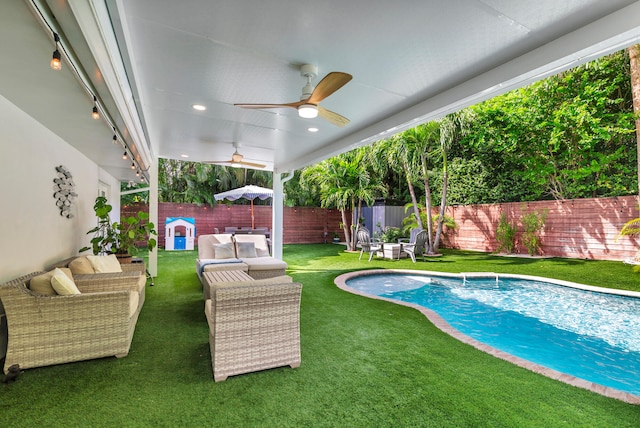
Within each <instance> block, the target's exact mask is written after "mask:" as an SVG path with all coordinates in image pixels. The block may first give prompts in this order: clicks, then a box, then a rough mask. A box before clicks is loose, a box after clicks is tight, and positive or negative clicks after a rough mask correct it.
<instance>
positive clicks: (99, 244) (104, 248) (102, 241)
mask: <svg viewBox="0 0 640 428" xmlns="http://www.w3.org/2000/svg"><path fill="white" fill-rule="evenodd" d="M112 209H113V208H112V206H111V205H110V204H109V203H107V198H105V197H104V196H98V197H97V198H96V202H95V204H94V206H93V210H94V211H95V213H96V217H98V225H97V226H96V227H94V228H93V229H91V230H89V231H88V232H87V235H89V234H93V238H92V239H91V246H89V247H83V248H81V249H80V252H83V251H87V250H92V251H93V254H95V255H98V254H111V253H113V254H115V255H116V257H118V259H119V260H120V263H130V262H131V258H132V257H133V256H136V255H137V254H138V251H139V249H138V246H137V243H138V242H146V248H147V249H148V250H149V251H151V250H153V249H154V248H155V247H156V244H157V242H156V240H155V239H154V238H153V237H152V235H157V232H156V231H155V230H154V225H153V223H151V222H149V221H148V219H149V214H148V213H146V212H143V211H139V212H138V214H137V216H130V217H125V218H123V219H121V221H120V222H113V223H111V218H110V217H109V213H110V212H111V210H112Z"/></svg>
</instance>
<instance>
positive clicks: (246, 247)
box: [236, 242, 258, 258]
mask: <svg viewBox="0 0 640 428" xmlns="http://www.w3.org/2000/svg"><path fill="white" fill-rule="evenodd" d="M236 248H237V250H238V257H239V258H243V257H245V258H252V257H258V255H257V254H256V244H254V243H253V242H236Z"/></svg>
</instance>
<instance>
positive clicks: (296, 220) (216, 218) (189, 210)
mask: <svg viewBox="0 0 640 428" xmlns="http://www.w3.org/2000/svg"><path fill="white" fill-rule="evenodd" d="M253 208H254V220H255V227H266V228H268V229H269V230H271V212H272V211H271V206H268V205H254V207H253ZM138 211H148V207H147V205H146V204H131V205H125V206H122V207H121V212H120V214H121V216H123V217H124V216H128V215H133V214H135V213H137V212H138ZM167 217H192V218H194V219H195V221H196V235H204V234H209V233H214V231H215V228H216V227H217V228H218V230H219V231H220V232H221V233H223V232H224V228H225V227H226V226H235V227H251V206H250V205H238V204H231V205H226V204H218V205H216V206H214V207H211V206H209V205H202V206H197V205H194V204H177V203H169V202H162V203H160V204H158V223H159V224H158V225H156V226H157V227H156V230H157V231H158V243H159V246H160V247H164V237H165V230H164V225H165V219H166V218H167ZM340 221H341V217H340V211H338V210H328V209H324V208H306V207H304V208H288V207H285V209H284V228H283V229H284V236H283V242H284V243H285V244H313V243H322V242H324V240H325V236H324V232H325V231H327V240H328V241H331V240H332V238H333V232H335V231H337V232H339V233H340V235H342V231H341V229H340V227H339V224H340ZM343 240H344V239H343Z"/></svg>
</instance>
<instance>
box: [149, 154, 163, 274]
mask: <svg viewBox="0 0 640 428" xmlns="http://www.w3.org/2000/svg"><path fill="white" fill-rule="evenodd" d="M149 221H150V222H152V223H153V224H154V225H155V229H156V231H158V230H159V227H160V225H159V224H158V160H157V159H155V161H153V162H151V165H149ZM156 240H157V237H156ZM158 245H160V242H158ZM148 269H149V274H151V276H152V277H154V278H155V277H156V276H158V247H157V246H156V248H155V249H154V250H153V251H151V252H150V253H149V266H148Z"/></svg>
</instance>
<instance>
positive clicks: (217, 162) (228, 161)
mask: <svg viewBox="0 0 640 428" xmlns="http://www.w3.org/2000/svg"><path fill="white" fill-rule="evenodd" d="M231 162H233V160H225V161H202V162H201V163H206V164H216V165H218V164H222V163H231Z"/></svg>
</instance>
